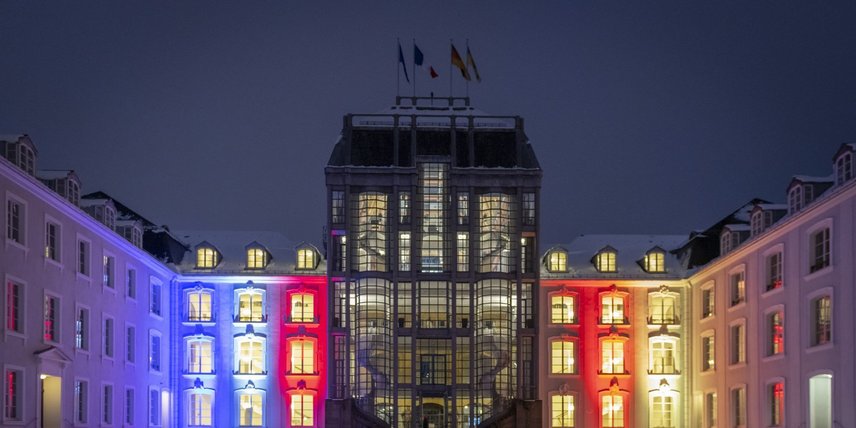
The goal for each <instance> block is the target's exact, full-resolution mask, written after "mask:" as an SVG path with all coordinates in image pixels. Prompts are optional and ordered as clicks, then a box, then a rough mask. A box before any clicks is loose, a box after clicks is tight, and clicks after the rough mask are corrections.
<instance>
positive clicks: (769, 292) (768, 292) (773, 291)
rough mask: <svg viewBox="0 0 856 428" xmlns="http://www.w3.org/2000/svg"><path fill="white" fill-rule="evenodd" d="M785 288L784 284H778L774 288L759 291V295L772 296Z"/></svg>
mask: <svg viewBox="0 0 856 428" xmlns="http://www.w3.org/2000/svg"><path fill="white" fill-rule="evenodd" d="M784 289H785V286H784V285H780V286H778V287H776V288H768V289H766V290H764V291H763V292H762V293H761V297H767V296H774V295H776V294H779V293H781V292H782V290H784Z"/></svg>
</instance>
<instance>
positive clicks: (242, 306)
mask: <svg viewBox="0 0 856 428" xmlns="http://www.w3.org/2000/svg"><path fill="white" fill-rule="evenodd" d="M264 298H265V294H264V290H262V289H258V288H247V289H241V290H239V291H238V299H237V300H238V311H237V312H238V313H237V315H236V316H235V321H237V322H265V321H266V320H267V317H266V316H265V311H264Z"/></svg>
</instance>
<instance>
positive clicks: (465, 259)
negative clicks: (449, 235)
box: [457, 232, 470, 272]
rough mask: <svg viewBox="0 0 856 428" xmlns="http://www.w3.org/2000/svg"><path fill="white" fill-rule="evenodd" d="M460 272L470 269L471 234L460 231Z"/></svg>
mask: <svg viewBox="0 0 856 428" xmlns="http://www.w3.org/2000/svg"><path fill="white" fill-rule="evenodd" d="M457 244H458V258H457V262H458V272H467V271H469V270H470V234H469V233H468V232H458V242H457Z"/></svg>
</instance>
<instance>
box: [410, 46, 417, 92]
mask: <svg viewBox="0 0 856 428" xmlns="http://www.w3.org/2000/svg"><path fill="white" fill-rule="evenodd" d="M413 56H414V58H413V67H412V68H411V70H413V103H414V104H416V38H413Z"/></svg>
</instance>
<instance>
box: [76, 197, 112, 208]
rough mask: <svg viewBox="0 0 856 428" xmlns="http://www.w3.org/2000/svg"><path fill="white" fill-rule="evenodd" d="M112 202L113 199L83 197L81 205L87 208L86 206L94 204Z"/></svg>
mask: <svg viewBox="0 0 856 428" xmlns="http://www.w3.org/2000/svg"><path fill="white" fill-rule="evenodd" d="M112 203H113V201H111V200H110V199H81V200H80V207H81V208H86V207H93V206H97V205H104V204H112Z"/></svg>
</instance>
